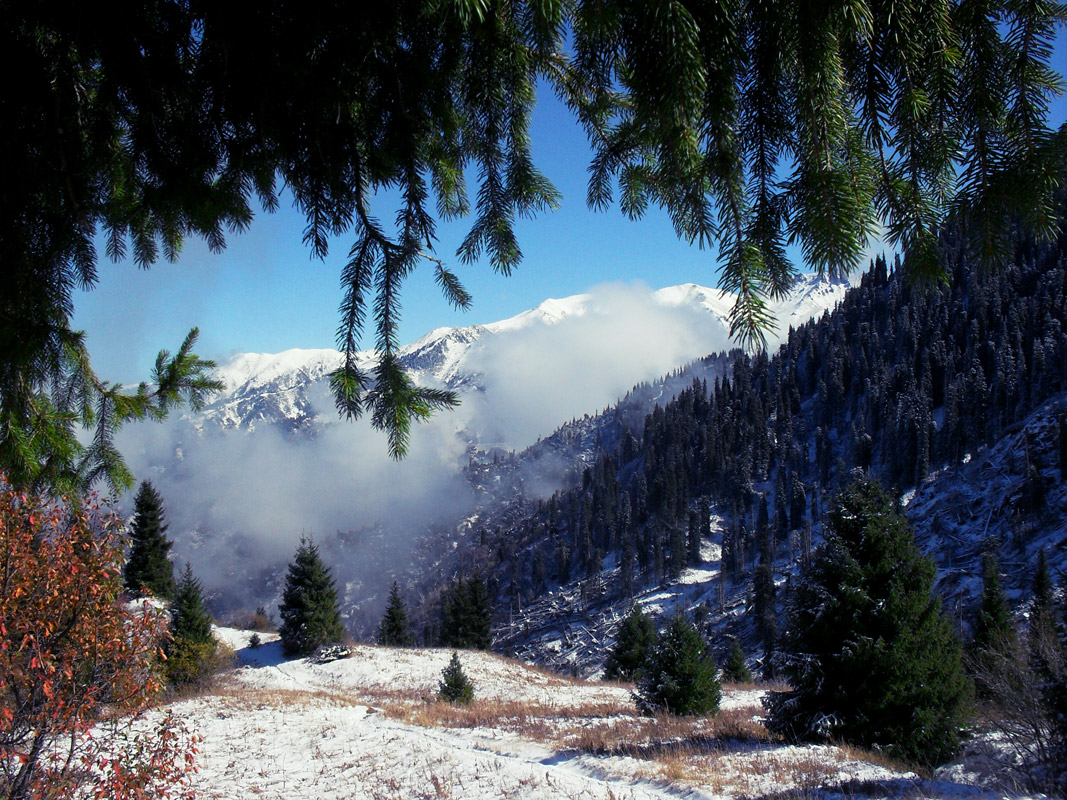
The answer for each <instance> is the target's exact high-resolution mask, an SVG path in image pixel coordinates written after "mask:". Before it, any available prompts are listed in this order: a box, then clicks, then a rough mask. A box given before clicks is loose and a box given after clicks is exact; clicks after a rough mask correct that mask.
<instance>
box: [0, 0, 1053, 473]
mask: <svg viewBox="0 0 1067 800" xmlns="http://www.w3.org/2000/svg"><path fill="white" fill-rule="evenodd" d="M68 6H69V7H68ZM1065 18H1067V14H1065V10H1064V6H1063V4H1061V3H1055V2H1049V0H1018V1H1017V2H1016V1H1013V2H1010V3H993V2H985V1H984V0H934V1H933V2H929V1H928V0H901V1H900V2H892V3H887V2H881V0H834V1H833V2H829V3H824V4H821V5H816V6H811V5H810V4H804V3H799V2H796V0H774V1H773V2H755V0H711V2H702V3H694V2H690V0H651V1H650V2H646V3H631V2H622V0H606V1H605V2H598V3H585V2H537V3H530V2H522V1H520V2H513V3H503V2H494V1H493V0H462V1H460V0H457V1H456V2H445V3H439V2H423V1H422V0H415V2H410V3H404V4H400V5H392V6H386V7H382V8H381V9H378V10H375V11H373V12H370V13H368V12H366V10H365V9H362V8H357V7H355V6H352V5H351V4H344V3H331V4H326V5H324V6H321V7H319V8H317V9H316V12H315V13H309V11H308V9H307V6H306V4H301V3H296V2H293V0H272V2H267V3H262V4H259V5H257V6H255V7H253V8H242V9H241V10H240V12H238V11H237V10H236V9H234V8H232V7H230V6H228V5H226V4H215V5H207V6H205V5H196V4H194V5H188V4H181V3H173V2H164V3H156V4H134V5H132V6H130V5H124V6H123V7H122V8H118V7H115V6H110V5H106V4H93V3H90V4H89V6H86V5H85V4H84V3H83V4H79V5H78V6H77V7H74V6H73V5H71V4H67V3H63V2H60V3H58V4H57V3H48V4H17V5H11V4H8V5H5V6H4V7H3V11H0V20H2V22H3V23H4V24H3V25H0V47H3V50H4V52H5V53H7V54H8V55H9V58H10V59H11V60H12V62H13V63H18V64H19V65H20V80H18V81H9V82H8V83H7V84H6V85H5V88H4V91H3V94H2V95H0V113H2V115H3V118H4V119H5V121H9V123H8V124H6V125H4V126H2V128H0V145H2V152H4V153H5V154H6V155H5V156H4V158H5V160H6V164H5V173H4V188H3V191H2V192H0V219H2V220H3V223H2V224H3V231H2V233H3V235H2V236H0V262H2V265H3V268H4V274H5V276H6V279H5V285H4V287H3V289H2V290H0V292H2V294H0V352H3V353H4V354H5V355H4V363H3V364H0V466H2V467H4V468H5V469H6V470H7V471H8V474H9V476H10V478H11V480H13V481H16V482H30V483H33V482H36V483H38V484H39V485H49V486H53V485H54V486H56V487H58V488H62V487H60V486H59V484H58V483H56V481H59V482H60V483H63V484H64V486H69V485H72V484H71V481H74V480H75V479H74V478H72V477H71V475H72V473H73V471H74V469H75V467H76V466H77V464H78V462H79V459H80V457H81V455H82V453H81V450H80V445H79V444H78V442H77V439H76V437H75V436H74V431H75V430H76V428H77V427H78V426H79V425H86V424H89V425H95V424H97V420H96V419H95V414H96V411H95V410H94V409H95V408H96V407H97V406H98V405H99V404H98V403H97V402H96V401H97V399H98V395H99V393H100V391H102V390H101V389H100V388H99V387H100V386H101V385H102V382H101V381H98V380H96V379H95V378H93V379H90V378H89V377H88V376H89V375H90V374H91V370H90V369H89V364H88V355H87V353H86V352H85V349H84V345H81V344H78V343H76V342H74V341H73V339H72V338H71V337H76V334H74V332H72V331H71V330H70V318H71V315H72V312H73V297H74V290H75V289H76V288H78V287H81V288H91V287H92V286H93V285H94V284H95V282H96V279H97V271H96V257H97V253H96V245H97V243H98V242H99V244H100V246H101V247H102V248H103V250H104V251H105V252H106V254H107V256H108V257H109V258H111V259H119V258H124V257H130V258H132V259H133V260H134V261H135V262H136V263H137V264H139V265H140V266H143V267H147V266H150V265H151V264H152V263H154V262H155V261H156V260H157V259H158V258H160V257H164V258H167V259H170V260H173V259H175V258H177V257H178V255H179V253H180V251H181V246H182V242H183V239H184V237H185V236H188V235H196V236H200V237H202V238H203V239H204V240H205V241H206V242H207V243H208V246H209V247H210V248H211V249H212V250H213V251H218V250H221V249H222V248H223V247H224V246H225V244H226V235H227V233H233V232H240V231H243V230H245V229H246V228H247V227H248V225H249V224H250V221H251V219H252V216H253V206H252V202H253V200H255V201H257V202H258V203H259V204H260V205H261V206H262V207H264V208H265V209H267V210H268V211H272V210H274V209H275V208H277V206H278V202H279V186H285V187H286V189H287V190H288V191H289V192H290V193H291V195H292V197H293V201H294V204H295V206H296V207H297V208H298V209H299V210H300V212H301V213H302V214H303V215H304V217H305V228H304V232H303V238H304V241H305V243H306V244H307V246H308V248H309V249H310V251H311V252H312V253H313V254H314V255H315V256H317V257H324V256H325V255H326V254H327V253H328V251H329V247H330V245H331V243H332V242H333V239H334V237H338V236H347V237H350V241H351V247H350V250H349V258H348V263H347V264H346V266H345V267H344V269H343V272H342V281H341V283H342V294H343V299H342V303H341V308H340V317H341V319H340V324H339V327H338V334H337V341H338V346H339V348H340V349H341V350H342V352H343V353H344V354H345V363H344V366H343V367H342V369H341V370H339V371H338V372H337V373H335V375H334V376H333V381H332V382H333V386H334V390H335V397H336V402H337V406H338V410H339V411H340V413H342V414H343V415H346V416H350V417H355V416H359V415H360V414H361V413H362V412H363V411H365V410H366V409H367V408H370V407H371V406H368V405H367V403H368V395H367V392H368V389H369V386H370V377H371V376H370V375H367V374H364V373H363V371H362V370H361V369H360V368H359V366H358V365H357V364H356V362H355V353H356V352H357V347H358V344H359V342H360V338H361V336H362V334H363V333H364V332H365V328H366V327H367V326H370V327H372V328H373V334H374V335H373V341H374V343H375V346H376V347H377V348H378V349H379V350H380V351H382V353H384V354H385V355H387V356H388V355H392V354H394V353H395V351H396V347H397V339H396V331H397V324H398V321H399V314H400V308H401V305H400V290H401V288H402V284H403V282H404V279H405V278H406V277H407V276H409V275H410V274H411V272H412V271H413V270H414V269H416V267H417V266H418V265H419V264H420V263H421V261H424V260H426V259H425V258H424V256H426V255H429V257H430V258H429V260H431V261H436V258H437V257H436V254H435V253H434V251H433V243H434V224H435V223H434V219H433V217H432V216H431V214H430V209H431V208H435V209H436V211H437V213H438V214H439V215H440V216H441V217H442V218H446V219H452V218H456V217H460V216H464V215H468V214H469V215H470V217H471V225H470V229H469V232H468V234H467V236H466V237H465V238H464V240H463V242H462V244H461V245H460V247H459V251H458V253H457V254H456V255H457V258H458V259H459V261H461V262H470V261H473V260H476V259H478V258H480V257H482V256H483V255H485V256H488V258H489V261H490V263H491V266H492V267H493V269H495V270H496V271H498V272H500V273H502V274H505V275H506V274H509V273H510V272H511V271H513V270H514V269H516V268H517V267H518V266H519V264H520V262H521V260H522V250H521V247H520V242H519V241H518V239H517V237H516V234H515V227H516V221H517V220H519V219H521V218H524V217H527V216H529V215H531V214H534V213H536V212H539V211H544V210H549V209H553V208H555V207H557V206H558V203H559V196H558V192H557V191H556V190H555V188H554V187H553V186H552V184H551V183H550V181H549V180H548V177H547V176H545V175H544V174H542V173H541V172H540V171H539V169H538V167H537V164H536V163H535V161H534V159H533V148H532V142H531V127H530V121H531V112H532V108H533V105H534V101H535V93H536V89H537V88H538V85H539V82H541V83H543V85H546V86H549V87H551V89H552V90H553V91H555V92H556V94H557V95H559V97H560V98H561V99H562V100H563V101H564V102H565V103H566V105H567V106H568V108H570V109H571V111H572V112H573V113H574V115H575V117H576V119H577V120H578V121H579V122H580V123H581V125H582V126H583V128H584V129H585V131H586V133H587V135H588V137H589V141H590V145H591V147H592V156H591V164H590V174H589V184H588V193H587V201H588V202H589V204H590V205H591V206H592V207H594V208H605V207H606V206H608V205H610V204H611V203H612V202H613V201H614V199H615V198H618V199H619V202H620V206H621V208H622V211H623V212H624V213H626V214H627V215H629V216H631V217H635V218H636V217H640V216H642V215H643V214H645V213H646V212H647V211H648V209H650V208H652V207H654V206H658V207H660V208H662V209H664V210H665V211H666V212H667V214H668V216H669V218H670V219H671V221H672V224H673V225H674V227H675V229H676V231H677V233H678V235H679V236H680V237H682V238H683V239H685V240H686V241H690V242H693V243H696V244H698V245H699V246H701V247H705V248H709V249H710V250H712V251H713V252H719V253H723V254H724V255H725V258H724V259H723V267H722V272H721V281H720V284H721V285H722V286H723V287H724V288H725V287H728V286H734V287H735V288H736V290H737V291H738V294H739V300H738V304H737V307H736V308H735V310H734V314H733V317H732V320H731V323H732V328H733V331H734V335H735V336H737V337H738V338H739V339H740V340H741V342H742V343H744V344H747V345H752V346H759V345H760V342H761V339H762V335H763V333H764V332H765V331H766V330H767V329H768V327H769V326H770V325H771V324H772V322H773V321H772V320H771V318H770V316H769V315H768V313H767V304H766V302H765V300H766V299H767V298H768V297H773V298H777V297H780V296H781V295H782V294H783V293H784V292H786V291H787V290H788V288H789V286H790V285H791V282H792V279H793V277H794V275H795V273H796V271H797V265H794V264H791V263H790V262H789V260H788V258H787V257H786V255H785V245H786V243H787V242H788V241H792V242H793V243H795V244H797V245H799V247H800V250H801V252H802V253H803V254H804V258H805V260H806V261H807V262H808V264H807V266H809V267H812V268H815V269H817V270H820V271H823V272H829V273H831V274H838V273H842V272H846V271H848V270H850V269H852V268H853V267H854V266H855V265H857V263H858V262H859V260H860V258H861V257H862V255H863V253H864V251H865V248H866V246H867V242H868V239H869V238H870V236H871V235H872V233H874V232H876V231H878V230H881V229H884V230H885V233H886V236H887V238H888V240H889V242H890V243H892V244H894V245H895V246H898V247H901V248H903V249H904V251H905V260H904V268H905V270H906V271H907V272H908V273H909V274H910V275H913V276H915V277H918V278H924V279H932V280H935V281H943V280H944V279H945V276H946V274H947V273H946V270H945V267H944V266H943V265H942V264H940V262H939V261H938V260H937V258H936V253H935V249H934V245H935V243H936V241H937V237H938V235H939V232H940V231H941V230H942V229H943V227H944V226H945V225H946V224H948V223H952V222H956V221H959V222H963V223H966V225H965V230H966V233H965V236H966V240H967V242H968V243H969V245H970V248H971V250H972V251H973V252H974V253H975V254H978V255H980V256H981V257H982V259H983V260H984V262H985V263H986V265H987V266H989V267H994V268H995V267H997V266H998V264H999V263H1000V262H1001V261H1002V260H1003V256H1004V255H1005V254H1006V253H1007V252H1008V249H1007V248H1008V238H1007V233H1008V231H1009V227H1010V226H1011V225H1014V224H1016V221H1018V222H1019V224H1021V225H1023V226H1024V227H1026V228H1027V229H1028V230H1029V232H1030V233H1033V234H1036V235H1039V236H1043V237H1048V236H1051V235H1053V234H1054V232H1055V231H1056V225H1057V223H1056V218H1055V214H1054V213H1053V207H1054V206H1053V202H1052V197H1053V195H1054V192H1055V190H1056V187H1057V186H1059V185H1061V184H1062V183H1063V180H1064V169H1063V165H1064V163H1065V161H1067V129H1061V130H1060V131H1054V130H1052V129H1050V127H1049V125H1048V121H1047V115H1048V107H1049V106H1048V104H1049V100H1050V99H1051V98H1052V97H1054V96H1055V95H1056V94H1058V93H1060V92H1062V90H1063V78H1062V75H1061V74H1059V72H1058V71H1057V69H1056V67H1057V66H1058V65H1054V64H1052V61H1051V59H1052V42H1053V39H1054V37H1055V36H1056V35H1058V32H1060V31H1062V26H1063V23H1064V20H1065ZM264 53H270V55H271V57H270V58H269V59H265V58H263V57H262V56H263V54H264ZM253 65H254V66H253ZM471 175H473V176H476V178H475V180H476V181H477V183H478V186H477V189H476V190H475V189H473V188H472V189H471V192H470V193H468V187H467V185H466V178H467V176H471ZM387 191H395V192H396V196H398V197H399V198H400V201H399V204H398V208H397V209H395V211H396V214H395V217H394V218H393V219H392V220H391V223H392V224H391V225H384V224H382V223H381V222H379V221H378V220H376V219H375V218H374V217H372V216H371V215H370V212H369V209H368V207H367V205H368V201H369V198H372V197H373V198H378V197H381V196H382V193H384V192H387ZM471 195H473V196H471ZM431 204H432V205H431ZM435 268H436V269H437V273H436V278H437V282H438V285H439V286H440V288H441V290H442V292H443V293H444V294H445V296H446V298H447V299H448V300H449V302H452V303H453V304H455V305H457V306H459V307H464V306H465V305H467V304H468V303H469V301H470V298H469V295H467V294H466V293H465V292H464V291H463V290H462V287H461V285H460V283H459V281H458V279H457V276H455V275H454V274H453V273H452V272H451V271H450V270H449V269H448V268H447V267H446V266H445V265H444V264H443V263H441V262H437V263H436V265H435ZM191 356H192V353H191V351H188V350H184V351H183V350H179V357H178V361H177V362H176V363H172V364H169V365H168V364H161V365H160V366H161V372H162V373H163V375H162V377H161V379H159V380H157V384H158V385H159V386H160V387H161V391H160V392H159V393H158V394H156V396H155V397H153V398H151V399H144V398H142V399H135V400H130V401H124V400H122V399H120V398H119V396H118V394H120V393H117V394H114V395H112V399H113V403H112V404H111V407H113V408H114V409H115V411H116V413H117V412H118V411H119V410H122V411H125V412H128V413H129V414H130V415H131V418H142V417H144V416H146V415H147V416H155V415H156V414H157V413H158V414H165V413H166V412H167V411H168V410H169V409H171V408H173V406H174V405H175V403H177V402H178V399H179V398H184V400H185V401H187V402H191V403H193V404H194V405H195V404H197V403H200V402H203V399H204V397H205V396H206V392H207V391H209V390H210V386H208V385H207V384H206V383H204V382H203V381H201V382H199V383H198V380H199V379H198V378H197V375H199V376H200V378H203V377H204V375H206V372H205V371H204V369H201V368H202V367H205V365H204V364H198V362H197V361H196V360H195V358H191ZM198 370H199V371H198ZM385 377H387V378H389V380H388V381H387V382H385V383H383V384H382V385H381V386H379V387H377V388H376V390H375V391H376V392H377V394H375V395H374V396H373V397H372V398H370V399H371V400H374V402H376V403H378V405H377V406H376V407H375V414H373V415H372V417H373V418H374V419H377V420H378V424H381V425H384V426H386V430H387V432H389V433H390V438H391V440H393V442H394V444H395V445H396V446H397V448H396V449H397V452H399V451H400V450H402V446H401V443H402V442H404V441H406V436H407V433H406V431H407V430H408V429H409V428H410V422H411V420H413V419H418V418H421V417H422V416H423V414H422V411H423V410H426V409H428V408H429V407H432V406H433V405H434V404H435V403H438V402H439V401H441V400H442V398H435V397H434V396H433V395H432V394H431V395H426V394H424V393H422V392H421V391H416V390H414V389H413V387H410V386H408V385H406V384H405V383H404V382H403V381H399V380H395V379H394V378H395V376H392V375H391V373H390V370H389V369H388V368H387V369H386V370H385ZM175 381H176V382H177V384H178V385H180V388H179V389H178V390H177V394H175V392H174V390H173V389H172V388H166V389H165V390H164V389H163V387H164V386H170V385H171V384H173V382H175ZM168 382H170V384H168ZM60 386H62V391H60V392H59V393H58V394H56V393H54V392H55V391H56V389H57V387H60ZM145 392H146V394H149V393H148V391H147V389H146V390H145ZM137 397H140V393H138V395H137ZM446 404H447V403H446ZM105 405H107V404H105ZM139 415H140V416H139ZM91 418H92V422H89V421H88V420H90V419H91ZM116 419H118V418H116ZM374 419H372V421H374ZM103 454H104V450H103V449H101V450H100V457H99V458H97V459H96V462H95V464H96V466H100V465H101V464H102V463H103V461H102V459H103V458H104V455H103ZM89 470H90V471H94V470H95V467H89ZM105 471H106V470H105ZM86 474H88V473H86ZM100 474H102V473H100ZM64 476H65V477H64Z"/></svg>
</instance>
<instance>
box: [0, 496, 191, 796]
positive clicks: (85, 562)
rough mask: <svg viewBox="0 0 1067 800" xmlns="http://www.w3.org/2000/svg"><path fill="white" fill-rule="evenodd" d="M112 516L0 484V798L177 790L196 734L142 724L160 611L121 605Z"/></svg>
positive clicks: (170, 722)
mask: <svg viewBox="0 0 1067 800" xmlns="http://www.w3.org/2000/svg"><path fill="white" fill-rule="evenodd" d="M122 558H123V537H122V535H121V527H120V522H119V520H118V519H117V518H116V517H115V516H114V515H113V514H108V513H105V512H103V511H102V510H101V509H100V508H99V507H98V506H97V505H95V500H94V499H92V498H90V499H87V500H85V501H83V502H81V503H79V504H76V505H73V506H72V505H71V504H69V503H65V502H51V501H48V500H45V499H43V498H40V497H36V496H33V495H31V494H27V493H24V492H19V491H15V490H13V489H11V487H9V486H8V485H7V483H6V482H5V481H3V480H2V478H0V796H3V797H6V798H8V800H51V798H60V797H63V798H65V797H71V796H87V797H93V796H95V797H101V798H103V797H107V798H114V799H115V800H141V798H149V797H167V796H173V795H174V793H181V792H184V781H183V778H184V777H185V776H186V775H187V774H188V773H189V772H190V771H191V770H192V769H193V764H192V757H193V755H194V754H195V749H196V738H195V737H194V736H191V735H190V734H189V733H188V732H187V731H186V730H185V729H184V727H183V726H182V725H181V724H180V723H179V722H178V721H177V720H176V719H175V718H173V717H172V716H170V715H166V716H163V717H162V718H161V719H160V720H158V721H157V722H156V723H155V724H150V723H149V722H148V721H147V720H145V719H142V718H141V714H142V712H144V711H145V710H146V709H147V708H148V706H149V704H150V703H151V702H152V701H153V699H154V698H156V697H157V696H158V693H159V692H160V690H161V688H162V685H161V681H160V679H159V670H158V665H159V658H160V656H161V653H160V650H159V642H160V641H161V640H162V637H163V635H164V632H165V619H164V616H163V614H162V613H161V612H160V611H159V610H157V609H155V608H153V607H152V606H151V605H148V604H145V605H142V606H140V607H135V606H131V605H128V604H126V603H124V602H123V598H122V573H121V567H122Z"/></svg>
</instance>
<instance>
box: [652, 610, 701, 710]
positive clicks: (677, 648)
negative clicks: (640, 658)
mask: <svg viewBox="0 0 1067 800" xmlns="http://www.w3.org/2000/svg"><path fill="white" fill-rule="evenodd" d="M716 672H717V669H716V667H715V661H714V659H712V657H711V654H710V652H709V651H708V647H707V644H706V643H705V642H704V637H702V636H701V635H700V633H699V632H698V631H697V629H696V628H694V627H693V624H692V623H691V622H690V621H689V620H688V619H687V618H686V617H685V615H684V614H676V615H675V616H673V617H671V620H670V622H669V623H668V625H667V627H666V629H665V630H663V632H662V633H660V634H659V635H658V636H657V637H656V643H655V645H654V646H653V647H652V650H651V651H650V652H649V654H648V658H647V659H646V661H645V666H644V674H643V675H642V676H641V678H640V680H639V681H638V682H637V691H636V692H635V693H634V700H635V701H636V702H637V707H638V708H639V709H640V710H641V711H642V712H643V713H646V714H654V713H656V712H661V711H665V712H667V713H670V714H675V715H677V716H682V717H689V716H698V715H702V714H714V713H715V712H717V711H718V710H719V700H720V699H721V697H722V687H721V686H720V685H719V681H718V680H717V679H716V677H715V673H716Z"/></svg>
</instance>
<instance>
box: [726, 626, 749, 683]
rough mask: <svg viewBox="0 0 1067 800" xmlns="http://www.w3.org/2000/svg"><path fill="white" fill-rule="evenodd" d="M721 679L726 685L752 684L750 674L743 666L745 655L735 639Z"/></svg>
mask: <svg viewBox="0 0 1067 800" xmlns="http://www.w3.org/2000/svg"><path fill="white" fill-rule="evenodd" d="M722 678H723V680H724V681H727V682H728V683H752V673H751V672H750V671H749V669H748V666H746V664H745V654H744V652H743V651H742V650H741V642H739V641H738V640H737V638H736V637H734V640H733V645H732V646H731V648H730V656H729V658H727V659H726V664H725V665H724V666H723V668H722Z"/></svg>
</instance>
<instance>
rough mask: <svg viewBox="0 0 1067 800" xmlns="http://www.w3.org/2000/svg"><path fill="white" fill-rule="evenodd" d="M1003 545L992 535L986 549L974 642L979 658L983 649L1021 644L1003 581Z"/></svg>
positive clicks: (990, 650) (994, 649) (1008, 647)
mask: <svg viewBox="0 0 1067 800" xmlns="http://www.w3.org/2000/svg"><path fill="white" fill-rule="evenodd" d="M999 548H1000V543H999V542H998V541H997V540H996V539H992V540H990V541H988V542H986V545H985V549H984V550H983V552H982V598H981V602H980V605H979V608H978V615H977V617H976V619H975V624H974V639H973V640H972V642H971V643H972V646H973V647H974V649H975V651H976V653H977V654H979V658H980V657H981V654H982V653H983V652H995V651H998V650H1002V649H1003V650H1014V649H1016V647H1017V645H1018V637H1017V636H1016V633H1015V626H1014V625H1013V624H1012V621H1011V611H1010V610H1009V608H1008V598H1007V596H1005V594H1004V589H1003V588H1002V587H1001V585H1000V559H999V558H998V557H997V551H998V550H999Z"/></svg>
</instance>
